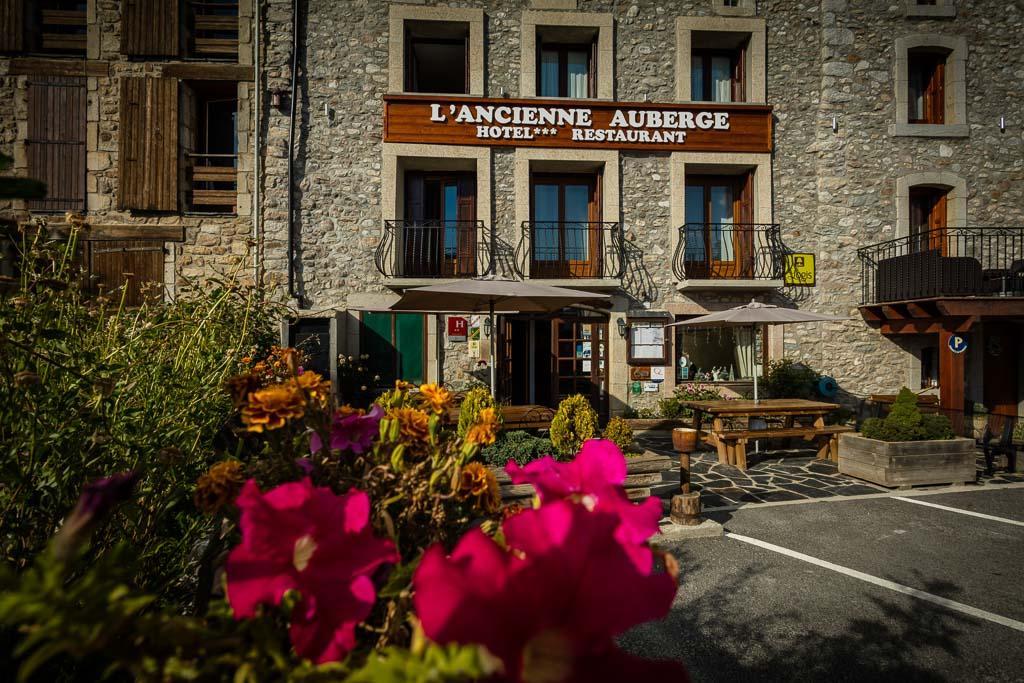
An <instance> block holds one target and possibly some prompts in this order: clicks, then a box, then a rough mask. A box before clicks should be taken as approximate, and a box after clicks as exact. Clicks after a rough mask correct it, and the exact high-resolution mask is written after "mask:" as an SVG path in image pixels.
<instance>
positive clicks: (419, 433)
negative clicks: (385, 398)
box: [388, 408, 429, 443]
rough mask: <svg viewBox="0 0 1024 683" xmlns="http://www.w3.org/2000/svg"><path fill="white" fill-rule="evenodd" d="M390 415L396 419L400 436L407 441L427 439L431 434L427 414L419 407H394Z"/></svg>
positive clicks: (413, 441) (418, 441) (416, 441)
mask: <svg viewBox="0 0 1024 683" xmlns="http://www.w3.org/2000/svg"><path fill="white" fill-rule="evenodd" d="M388 417H389V418H390V419H392V420H396V421H397V422H398V424H399V425H400V427H399V438H400V439H401V440H402V441H404V442H406V443H420V442H422V441H426V439H427V434H429V425H428V420H429V418H428V417H427V414H426V413H425V412H423V411H422V410H420V409H418V408H393V409H392V410H391V411H390V412H389V413H388Z"/></svg>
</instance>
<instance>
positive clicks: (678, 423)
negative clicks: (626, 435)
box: [626, 417, 692, 432]
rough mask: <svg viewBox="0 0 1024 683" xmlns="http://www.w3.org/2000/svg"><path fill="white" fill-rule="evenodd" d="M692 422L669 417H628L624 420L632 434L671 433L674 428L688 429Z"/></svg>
mask: <svg viewBox="0 0 1024 683" xmlns="http://www.w3.org/2000/svg"><path fill="white" fill-rule="evenodd" d="M691 422H692V420H690V419H679V418H670V417H630V418H626V424H628V425H629V426H630V427H632V428H633V431H634V432H646V431H652V430H657V431H671V430H673V429H675V428H676V427H689V426H690V423H691Z"/></svg>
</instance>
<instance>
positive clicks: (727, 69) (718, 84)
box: [711, 57, 732, 102]
mask: <svg viewBox="0 0 1024 683" xmlns="http://www.w3.org/2000/svg"><path fill="white" fill-rule="evenodd" d="M711 90H712V93H713V97H712V98H711V99H712V101H714V102H732V60H730V59H729V58H728V57H712V58H711Z"/></svg>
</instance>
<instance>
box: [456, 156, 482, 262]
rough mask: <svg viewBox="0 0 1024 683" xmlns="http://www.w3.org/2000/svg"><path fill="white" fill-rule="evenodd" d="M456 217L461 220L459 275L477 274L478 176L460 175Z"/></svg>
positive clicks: (459, 231) (458, 233)
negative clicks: (476, 222) (476, 223)
mask: <svg viewBox="0 0 1024 683" xmlns="http://www.w3.org/2000/svg"><path fill="white" fill-rule="evenodd" d="M455 217H456V219H457V220H458V221H459V227H458V229H457V235H458V238H457V239H458V263H457V264H456V273H457V274H458V275H476V274H477V273H476V271H477V268H476V251H477V249H476V245H477V240H478V239H479V236H478V235H477V228H476V225H475V221H476V178H475V177H474V176H473V175H472V174H465V175H460V176H459V179H458V206H457V207H456V209H455ZM463 221H465V222H463Z"/></svg>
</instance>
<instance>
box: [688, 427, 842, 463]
mask: <svg viewBox="0 0 1024 683" xmlns="http://www.w3.org/2000/svg"><path fill="white" fill-rule="evenodd" d="M852 431H854V429H853V427H849V426H847V425H819V426H813V427H783V428H781V429H745V430H738V431H721V432H713V433H712V434H710V438H709V439H708V441H709V442H710V443H714V444H715V445H716V446H718V459H719V462H725V463H728V464H730V465H735V466H736V467H738V468H740V469H741V470H745V469H747V442H748V441H749V440H751V439H755V440H757V439H782V438H793V437H799V438H802V439H803V440H804V441H816V442H818V456H817V457H818V459H819V460H824V459H826V458H827V459H829V460H832V461H833V462H836V461H838V460H839V435H840V434H845V433H847V432H852Z"/></svg>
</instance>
